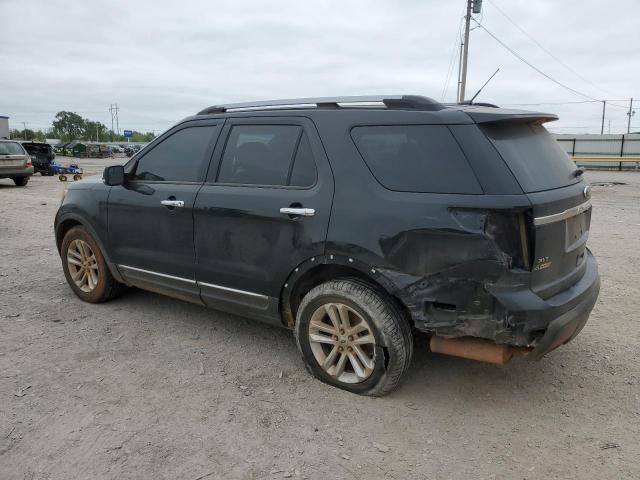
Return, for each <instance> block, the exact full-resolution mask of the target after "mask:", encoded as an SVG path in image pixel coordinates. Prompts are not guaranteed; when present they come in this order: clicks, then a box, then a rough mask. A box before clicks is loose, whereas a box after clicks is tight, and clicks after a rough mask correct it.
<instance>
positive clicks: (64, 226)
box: [56, 219, 82, 251]
mask: <svg viewBox="0 0 640 480" xmlns="http://www.w3.org/2000/svg"><path fill="white" fill-rule="evenodd" d="M77 225H82V223H80V222H79V221H77V220H73V219H69V220H65V221H64V222H62V223H61V224H60V227H58V231H57V233H56V244H57V245H58V251H59V250H60V246H61V245H62V239H63V238H64V236H65V235H66V234H67V232H68V231H69V230H71V229H72V228H73V227H75V226H77Z"/></svg>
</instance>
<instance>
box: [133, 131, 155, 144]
mask: <svg viewBox="0 0 640 480" xmlns="http://www.w3.org/2000/svg"><path fill="white" fill-rule="evenodd" d="M154 138H156V135H155V134H154V133H153V132H147V133H140V132H133V136H132V137H131V141H132V142H150V141H151V140H153V139H154Z"/></svg>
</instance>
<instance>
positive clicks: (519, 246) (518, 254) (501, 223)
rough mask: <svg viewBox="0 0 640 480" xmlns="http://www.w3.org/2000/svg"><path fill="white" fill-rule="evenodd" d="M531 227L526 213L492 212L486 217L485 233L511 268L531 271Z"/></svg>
mask: <svg viewBox="0 0 640 480" xmlns="http://www.w3.org/2000/svg"><path fill="white" fill-rule="evenodd" d="M531 225H532V223H531V216H530V214H529V212H527V211H524V212H523V211H520V212H513V211H511V212H508V211H493V212H490V214H489V216H488V220H487V224H486V226H485V232H486V233H487V234H489V235H490V237H491V238H492V239H493V241H494V242H495V244H496V246H497V247H498V248H499V249H500V251H501V252H502V253H503V254H505V255H506V257H505V258H509V259H510V266H511V267H512V268H520V269H523V270H531V254H532V253H531V252H532V251H533V250H532V248H533V244H532V235H533V230H532V228H531Z"/></svg>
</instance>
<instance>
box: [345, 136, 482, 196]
mask: <svg viewBox="0 0 640 480" xmlns="http://www.w3.org/2000/svg"><path fill="white" fill-rule="evenodd" d="M351 136H352V138H353V140H354V142H355V144H356V146H357V147H358V151H359V152H360V154H361V155H362V157H363V158H364V160H365V162H366V163H367V165H368V166H369V169H370V170H371V172H372V173H373V175H374V176H375V177H376V179H377V180H378V181H379V182H380V183H381V184H382V185H383V186H384V187H386V188H387V189H389V190H395V191H401V192H425V193H463V194H464V193H466V194H481V193H482V188H481V187H480V184H479V183H478V180H477V179H476V177H475V175H474V173H473V170H472V169H471V167H470V166H469V164H468V163H467V159H466V158H465V156H464V154H463V152H462V150H461V149H460V147H459V145H458V143H457V142H456V140H455V139H454V138H453V136H452V134H451V132H450V131H449V129H448V128H447V127H446V126H444V125H390V126H367V127H355V128H353V129H352V130H351Z"/></svg>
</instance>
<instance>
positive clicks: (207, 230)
mask: <svg viewBox="0 0 640 480" xmlns="http://www.w3.org/2000/svg"><path fill="white" fill-rule="evenodd" d="M222 139H225V141H220V142H218V147H217V148H216V153H215V155H214V158H215V159H216V160H215V161H214V162H213V163H212V165H211V168H210V170H209V175H208V177H207V182H206V183H205V184H204V186H203V187H202V188H201V190H200V193H199V194H198V198H197V199H196V204H195V209H194V222H195V230H194V231H195V234H194V239H195V248H196V278H197V280H198V284H199V286H200V289H201V295H202V298H203V300H204V302H205V303H206V304H207V305H209V306H212V307H215V308H219V309H223V310H227V311H231V312H234V313H238V314H244V315H249V316H252V317H254V318H262V319H264V320H267V321H275V322H279V308H278V299H279V296H280V290H281V288H282V286H283V284H284V282H285V281H286V278H287V277H288V275H289V274H290V273H291V272H292V271H293V270H294V269H295V268H296V266H298V265H299V264H300V263H302V262H304V261H305V260H307V259H310V258H312V257H314V256H317V255H321V254H322V253H324V241H325V239H326V235H327V228H328V223H329V217H330V213H331V202H332V197H333V177H332V175H331V169H330V167H329V164H328V161H327V158H326V156H325V154H324V150H323V148H322V145H321V143H320V140H319V137H318V134H317V131H316V129H315V126H314V124H313V123H312V122H311V121H310V120H309V119H307V118H303V117H291V118H277V119H275V118H266V117H262V118H246V117H245V118H242V119H227V122H226V124H225V127H224V130H223V133H222V136H221V140H222Z"/></svg>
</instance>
